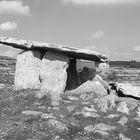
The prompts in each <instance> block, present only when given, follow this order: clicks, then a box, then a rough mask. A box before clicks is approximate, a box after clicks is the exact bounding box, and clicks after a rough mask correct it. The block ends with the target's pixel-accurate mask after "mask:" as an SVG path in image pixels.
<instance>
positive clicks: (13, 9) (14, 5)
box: [0, 0, 30, 16]
mask: <svg viewBox="0 0 140 140" xmlns="http://www.w3.org/2000/svg"><path fill="white" fill-rule="evenodd" d="M29 13H30V8H29V6H24V5H23V2H22V1H19V0H2V1H0V14H20V15H26V16H29V15H30V14H29Z"/></svg>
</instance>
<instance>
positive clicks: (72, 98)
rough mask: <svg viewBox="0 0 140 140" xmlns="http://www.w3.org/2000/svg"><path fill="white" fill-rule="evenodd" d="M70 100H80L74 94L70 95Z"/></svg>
mask: <svg viewBox="0 0 140 140" xmlns="http://www.w3.org/2000/svg"><path fill="white" fill-rule="evenodd" d="M68 100H70V101H76V100H78V98H76V97H74V96H68Z"/></svg>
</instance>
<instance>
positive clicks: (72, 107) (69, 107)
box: [67, 106, 75, 112]
mask: <svg viewBox="0 0 140 140" xmlns="http://www.w3.org/2000/svg"><path fill="white" fill-rule="evenodd" d="M74 109H75V106H68V107H67V110H68V111H69V112H72V111H74Z"/></svg>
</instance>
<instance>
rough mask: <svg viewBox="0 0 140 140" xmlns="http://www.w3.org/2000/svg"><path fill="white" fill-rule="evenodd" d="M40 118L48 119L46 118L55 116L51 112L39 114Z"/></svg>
mask: <svg viewBox="0 0 140 140" xmlns="http://www.w3.org/2000/svg"><path fill="white" fill-rule="evenodd" d="M41 118H42V119H46V120H48V119H55V117H54V116H53V115H52V114H47V113H43V114H41Z"/></svg>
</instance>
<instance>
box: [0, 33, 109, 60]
mask: <svg viewBox="0 0 140 140" xmlns="http://www.w3.org/2000/svg"><path fill="white" fill-rule="evenodd" d="M0 43H1V44H4V45H9V46H12V47H14V48H18V49H23V50H27V49H28V50H30V49H31V50H32V49H40V50H49V51H54V52H62V53H64V54H66V55H68V56H69V57H71V58H76V59H85V60H91V61H97V62H105V61H107V57H106V56H105V55H102V54H100V53H98V52H95V51H89V50H84V49H78V48H72V47H69V46H64V45H56V44H51V43H42V42H36V41H28V40H21V39H16V38H11V37H3V36H1V37H0Z"/></svg>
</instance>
